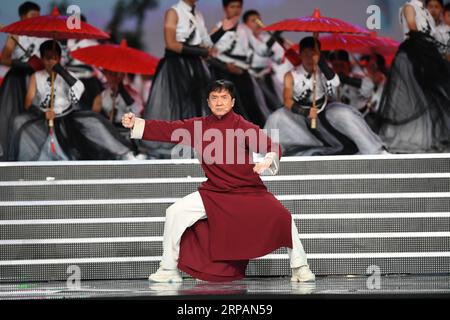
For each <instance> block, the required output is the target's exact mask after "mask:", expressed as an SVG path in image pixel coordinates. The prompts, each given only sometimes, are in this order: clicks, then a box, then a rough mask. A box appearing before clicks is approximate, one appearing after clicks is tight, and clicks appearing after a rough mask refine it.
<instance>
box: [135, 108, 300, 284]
mask: <svg viewBox="0 0 450 320" xmlns="http://www.w3.org/2000/svg"><path fill="white" fill-rule="evenodd" d="M177 129H182V130H183V132H184V133H189V135H190V137H191V139H184V138H182V137H181V136H182V134H181V135H180V134H178V135H177V134H175V135H174V136H176V138H172V134H173V133H174V132H175V130H177ZM208 129H213V131H211V130H209V131H208V132H209V133H211V132H215V133H221V134H222V135H223V137H224V139H223V140H224V141H225V140H226V142H224V143H223V148H220V147H219V148H215V152H210V151H211V149H214V148H212V147H213V146H214V145H213V142H214V141H216V140H217V138H212V137H211V136H208V134H207V130H208ZM227 129H234V130H238V129H242V130H243V131H247V130H248V129H250V130H255V131H254V132H258V133H259V134H260V136H258V135H255V136H257V137H259V138H258V143H257V144H254V143H252V142H249V141H250V139H247V138H246V139H244V140H242V139H231V140H230V139H228V140H227V139H225V137H226V134H227V132H226V130H227ZM177 132H180V131H177ZM205 133H206V135H205ZM196 134H197V135H196ZM143 139H144V140H152V141H160V142H173V143H180V144H184V145H190V146H191V147H193V148H194V149H195V150H196V151H197V153H198V154H199V156H200V163H201V166H202V169H203V170H204V172H205V175H206V178H207V181H206V182H204V183H203V184H202V185H201V186H200V187H199V190H198V191H199V192H200V195H201V197H202V200H203V204H204V207H205V211H206V215H207V219H206V220H201V221H199V222H197V223H196V224H195V225H194V226H193V227H191V228H189V229H187V230H186V232H185V233H184V235H183V237H182V240H181V247H180V257H179V261H178V268H179V269H180V270H182V271H184V272H186V273H188V274H190V275H191V276H193V277H194V278H197V279H201V280H206V281H233V280H238V279H242V278H244V277H245V269H246V267H247V264H248V262H249V259H254V258H257V257H261V256H264V255H267V254H269V253H271V252H273V251H274V250H276V249H278V248H281V247H289V248H292V230H291V223H292V216H291V213H290V212H289V211H288V210H287V209H286V208H285V207H284V206H283V205H282V204H281V203H280V202H279V201H278V200H277V199H276V198H275V197H274V196H273V195H272V194H271V193H269V192H268V191H267V188H266V186H265V185H264V183H263V182H262V180H261V178H260V176H259V174H257V173H255V172H253V167H254V163H253V158H252V156H253V152H257V153H268V152H276V153H277V154H278V155H279V156H280V155H281V149H280V147H279V145H278V144H275V143H273V144H272V141H271V140H270V138H269V137H268V136H267V135H265V134H264V133H263V132H262V131H261V130H260V129H259V127H258V126H256V125H254V124H252V123H250V122H248V121H247V120H245V119H244V118H243V117H242V116H240V115H237V114H236V113H235V112H233V111H230V112H229V113H228V114H226V115H225V116H223V117H222V118H221V119H219V118H217V117H216V116H214V115H211V116H208V117H203V118H192V119H188V120H179V121H161V120H146V121H145V129H144V134H143ZM183 139H184V140H183ZM261 139H264V140H266V141H261ZM230 141H233V143H230ZM264 142H265V144H264ZM259 143H262V144H259ZM208 146H209V148H210V149H208V150H209V151H208V152H206V151H207V148H208ZM221 152H222V155H223V157H220V156H218V155H220V153H221ZM238 152H242V153H243V154H244V155H245V162H244V163H243V161H242V157H241V158H239V157H238ZM227 155H228V157H230V156H231V159H233V160H234V161H231V163H230V161H227ZM213 157H215V158H216V159H215V161H212V159H213ZM218 159H219V160H218ZM220 159H223V160H222V161H221V160H220ZM239 159H241V161H240V162H238V160H239ZM228 160H229V159H228Z"/></svg>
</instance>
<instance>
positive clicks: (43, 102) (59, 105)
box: [33, 70, 85, 115]
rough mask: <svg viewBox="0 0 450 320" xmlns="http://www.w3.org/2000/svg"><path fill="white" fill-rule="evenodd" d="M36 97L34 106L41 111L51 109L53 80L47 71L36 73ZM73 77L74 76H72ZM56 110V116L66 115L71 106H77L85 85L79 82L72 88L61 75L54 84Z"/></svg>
mask: <svg viewBox="0 0 450 320" xmlns="http://www.w3.org/2000/svg"><path fill="white" fill-rule="evenodd" d="M35 75H36V95H35V97H34V101H33V104H34V105H36V106H38V107H40V108H41V110H43V111H44V109H47V108H49V107H50V96H51V78H50V75H49V74H48V73H47V71H45V70H41V71H38V72H36V73H35ZM72 76H74V75H73V74H72ZM54 88H55V89H54V109H53V111H54V112H55V114H56V115H59V114H62V113H64V111H66V110H67V109H69V108H70V106H71V105H73V104H77V103H78V102H79V101H80V98H81V96H82V94H83V92H84V89H85V88H84V84H83V83H82V82H81V81H80V80H78V81H77V82H76V83H75V84H74V85H73V86H72V87H69V85H68V84H67V82H66V81H65V80H64V79H63V78H62V77H61V76H59V75H57V76H56V77H55V83H54Z"/></svg>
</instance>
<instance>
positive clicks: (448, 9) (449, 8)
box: [444, 2, 450, 13]
mask: <svg viewBox="0 0 450 320" xmlns="http://www.w3.org/2000/svg"><path fill="white" fill-rule="evenodd" d="M447 11H450V2H449V3H447V4H446V5H445V7H444V13H446V12H447Z"/></svg>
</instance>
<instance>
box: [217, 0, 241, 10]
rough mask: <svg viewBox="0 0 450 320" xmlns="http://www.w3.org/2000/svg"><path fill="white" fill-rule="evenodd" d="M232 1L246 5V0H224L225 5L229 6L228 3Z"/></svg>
mask: <svg viewBox="0 0 450 320" xmlns="http://www.w3.org/2000/svg"><path fill="white" fill-rule="evenodd" d="M232 2H240V3H241V5H244V0H222V5H223V7H224V8H225V7H228V5H229V4H230V3H232Z"/></svg>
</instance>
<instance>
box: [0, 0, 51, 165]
mask: <svg viewBox="0 0 450 320" xmlns="http://www.w3.org/2000/svg"><path fill="white" fill-rule="evenodd" d="M40 10H41V9H40V7H39V5H37V4H36V3H33V2H29V1H27V2H25V3H23V4H22V5H20V7H19V17H20V20H25V19H29V18H33V17H38V16H39V15H40ZM45 40H46V39H44V38H34V37H26V36H17V35H9V36H8V38H7V39H6V43H5V46H4V48H3V51H2V55H1V64H3V65H5V66H8V67H10V69H9V71H8V73H7V74H6V76H5V78H4V80H3V83H2V86H1V87H0V114H1V117H0V150H3V152H0V161H4V160H7V159H8V150H9V143H10V141H11V138H12V137H11V132H12V123H13V120H14V118H15V117H16V116H17V115H18V114H19V113H22V112H24V111H25V110H24V108H23V106H24V103H23V100H24V98H25V95H26V91H27V82H28V79H29V76H30V75H31V74H32V73H34V72H35V71H36V70H40V69H42V68H43V66H42V62H41V61H40V59H39V46H40V45H41V44H42V43H43V42H44V41H45Z"/></svg>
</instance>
